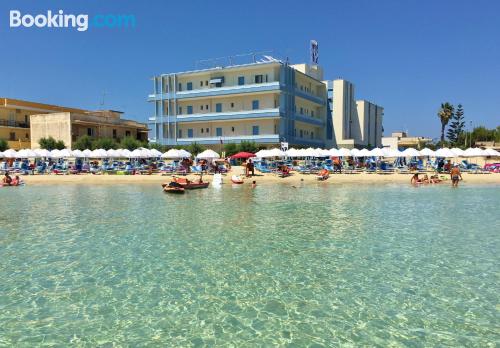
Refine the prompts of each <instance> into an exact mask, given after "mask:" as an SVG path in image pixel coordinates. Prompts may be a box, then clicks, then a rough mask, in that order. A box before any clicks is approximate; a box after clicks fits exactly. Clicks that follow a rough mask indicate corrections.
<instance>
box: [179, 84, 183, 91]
mask: <svg viewBox="0 0 500 348" xmlns="http://www.w3.org/2000/svg"><path fill="white" fill-rule="evenodd" d="M180 91H182V83H179V92H180Z"/></svg>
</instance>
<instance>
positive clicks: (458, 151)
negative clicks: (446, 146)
mask: <svg viewBox="0 0 500 348" xmlns="http://www.w3.org/2000/svg"><path fill="white" fill-rule="evenodd" d="M451 152H453V153H454V154H455V156H456V157H463V156H464V153H465V152H464V150H462V149H459V148H458V147H454V148H453V149H451Z"/></svg>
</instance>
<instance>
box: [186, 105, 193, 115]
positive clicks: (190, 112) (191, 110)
mask: <svg viewBox="0 0 500 348" xmlns="http://www.w3.org/2000/svg"><path fill="white" fill-rule="evenodd" d="M187 113H188V115H191V114H192V113H193V106H192V105H188V106H187Z"/></svg>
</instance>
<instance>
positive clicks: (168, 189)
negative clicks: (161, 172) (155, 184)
mask: <svg viewBox="0 0 500 348" xmlns="http://www.w3.org/2000/svg"><path fill="white" fill-rule="evenodd" d="M163 192H165V193H176V194H182V193H184V192H185V189H184V187H182V185H181V184H179V183H177V182H171V183H169V184H168V185H166V186H164V187H163Z"/></svg>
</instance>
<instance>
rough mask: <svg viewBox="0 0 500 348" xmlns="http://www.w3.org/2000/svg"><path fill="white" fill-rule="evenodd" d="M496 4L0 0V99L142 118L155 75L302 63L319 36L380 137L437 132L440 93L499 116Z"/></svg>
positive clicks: (330, 75)
mask: <svg viewBox="0 0 500 348" xmlns="http://www.w3.org/2000/svg"><path fill="white" fill-rule="evenodd" d="M60 9H62V10H64V12H65V13H74V14H79V13H84V14H89V15H90V16H92V15H96V14H132V15H134V16H135V17H136V26H135V28H128V29H117V28H91V29H89V30H88V31H86V32H78V31H76V30H75V29H74V28H72V29H54V28H43V29H40V28H10V27H9V11H10V10H20V11H21V13H23V14H25V13H30V14H39V13H45V14H46V13H47V10H52V11H54V12H56V11H58V10H60ZM499 14H500V1H496V0H491V1H485V0H474V1H465V0H449V1H445V0H428V1H426V0H425V1H424V0H364V1H361V0H351V1H337V0H335V1H334V0H325V1H318V0H317V1H271V0H267V1H262V0H249V1H236V0H232V1H226V0H224V1H216V0H212V1H206V0H204V1H203V0H200V1H190V0H183V1H159V0H158V1H123V0H122V1H43V0H40V1H15V2H14V1H2V2H1V3H0V48H1V49H0V96H5V97H11V98H18V99H27V100H33V101H39V102H45V103H51V104H60V105H65V106H73V107H81V108H89V109H96V108H98V107H100V103H101V101H102V95H103V91H105V93H106V95H105V98H104V103H105V104H104V107H105V108H110V109H118V110H122V111H124V112H125V113H126V116H127V117H128V118H133V119H137V120H142V121H145V120H146V119H147V117H148V116H150V115H152V113H153V107H152V105H150V104H149V103H147V102H146V98H147V95H148V94H149V93H151V92H152V81H151V80H150V77H151V76H153V75H155V74H160V73H167V72H178V71H184V70H191V69H193V68H194V64H195V61H196V60H199V59H205V58H214V57H221V56H226V55H233V54H240V53H247V52H251V51H255V50H263V49H272V50H274V52H275V55H276V56H278V57H289V60H290V62H292V63H300V62H306V61H308V59H309V48H308V46H309V40H310V39H316V40H317V41H318V42H319V63H320V65H322V66H323V68H324V71H325V78H327V79H334V78H338V77H342V78H345V79H347V80H350V81H351V82H353V83H354V84H355V87H356V98H358V99H367V100H370V101H373V102H376V103H377V104H379V105H382V106H384V108H385V119H384V128H385V134H389V133H390V132H391V131H394V130H408V131H409V132H410V133H411V134H413V135H430V136H432V137H436V136H438V134H439V121H438V118H437V116H436V112H437V110H438V108H439V105H440V103H441V102H444V101H449V102H451V103H453V104H458V103H462V104H463V106H464V109H465V116H466V119H467V126H469V125H470V121H472V123H473V126H476V125H485V126H488V127H494V126H497V125H499V124H500V19H499V18H500V17H499Z"/></svg>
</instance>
